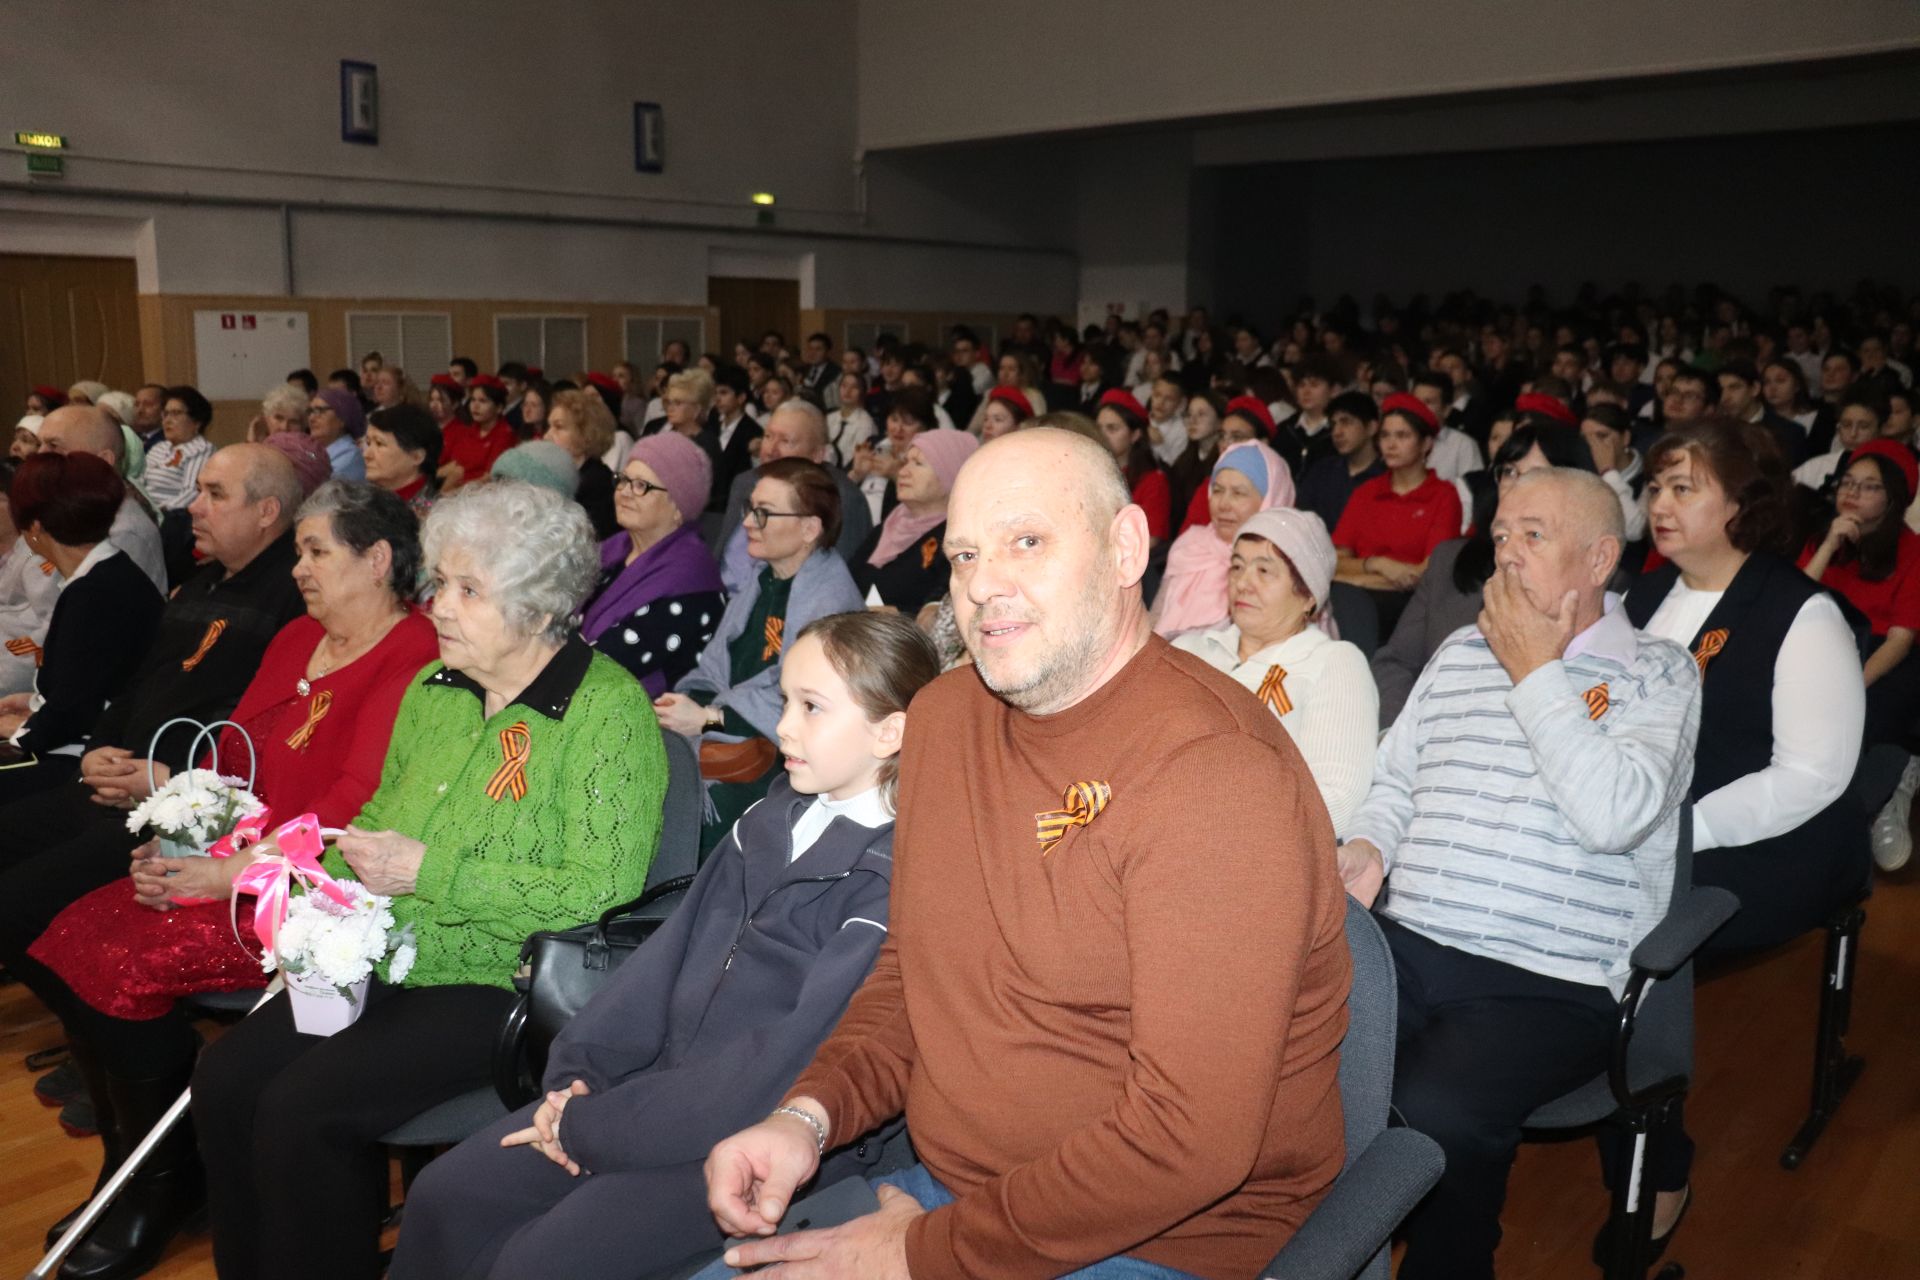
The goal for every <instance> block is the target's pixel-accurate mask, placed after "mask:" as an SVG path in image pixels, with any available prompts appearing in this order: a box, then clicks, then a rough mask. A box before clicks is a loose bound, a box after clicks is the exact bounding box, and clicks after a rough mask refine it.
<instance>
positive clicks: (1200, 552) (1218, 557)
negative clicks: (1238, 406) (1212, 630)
mask: <svg viewBox="0 0 1920 1280" xmlns="http://www.w3.org/2000/svg"><path fill="white" fill-rule="evenodd" d="M1248 450H1254V451H1257V452H1255V453H1252V454H1249V453H1248V452H1246V451H1248ZM1262 464H1264V465H1265V467H1266V474H1267V492H1266V495H1265V496H1264V497H1262V498H1261V500H1260V510H1262V511H1266V510H1269V509H1270V508H1273V507H1290V506H1292V505H1293V473H1292V472H1291V471H1289V470H1287V464H1286V462H1285V461H1284V460H1282V458H1281V457H1280V455H1279V454H1277V453H1275V452H1274V451H1273V450H1272V449H1269V448H1268V447H1267V446H1266V445H1264V444H1261V443H1260V442H1259V441H1258V440H1246V441H1242V442H1241V443H1240V444H1236V445H1234V446H1232V447H1231V448H1228V449H1223V450H1221V452H1220V457H1219V459H1218V460H1217V461H1216V462H1215V463H1214V464H1213V474H1214V475H1219V474H1220V472H1221V471H1222V470H1223V469H1226V470H1242V469H1250V468H1251V467H1253V466H1259V465H1262ZM1232 559H1233V543H1232V542H1231V541H1222V540H1221V538H1220V535H1219V534H1218V533H1216V532H1214V528H1213V525H1212V524H1211V523H1208V524H1203V525H1195V526H1194V527H1193V528H1191V529H1189V530H1187V531H1186V532H1185V533H1183V534H1181V535H1180V536H1179V537H1178V538H1176V539H1174V543H1173V549H1172V550H1171V551H1169V552H1168V553H1167V576H1166V578H1165V579H1164V580H1163V581H1162V582H1161V584H1160V595H1159V598H1158V599H1157V600H1155V601H1154V604H1155V606H1156V607H1157V608H1158V609H1159V611H1160V617H1159V619H1158V620H1157V621H1156V622H1155V623H1154V624H1153V629H1154V630H1155V631H1156V632H1158V633H1159V634H1160V635H1163V636H1176V635H1179V634H1180V633H1181V632H1183V631H1194V630H1198V629H1200V628H1202V627H1217V626H1219V625H1220V624H1221V623H1223V622H1225V621H1226V619H1227V565H1228V563H1229V562H1230V561H1231V560H1232Z"/></svg>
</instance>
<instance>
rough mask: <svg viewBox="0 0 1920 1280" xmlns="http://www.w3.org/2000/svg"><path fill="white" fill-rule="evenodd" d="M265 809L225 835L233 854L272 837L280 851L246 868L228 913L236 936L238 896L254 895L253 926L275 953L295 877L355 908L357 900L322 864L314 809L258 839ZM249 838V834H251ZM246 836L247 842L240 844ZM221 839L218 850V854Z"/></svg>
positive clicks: (238, 922) (216, 848) (272, 841)
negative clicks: (232, 843)
mask: <svg viewBox="0 0 1920 1280" xmlns="http://www.w3.org/2000/svg"><path fill="white" fill-rule="evenodd" d="M266 820H267V814H266V811H264V810H262V811H261V812H260V813H258V814H256V815H254V817H252V818H248V819H246V820H245V821H243V822H241V823H240V825H239V826H237V827H235V828H234V829H233V834H232V835H230V836H227V837H225V839H223V840H222V841H221V843H225V842H226V841H227V840H232V841H234V845H233V847H232V848H231V849H229V850H228V852H229V853H234V852H238V851H239V850H240V849H244V848H247V847H249V846H250V845H253V844H262V845H264V844H266V843H269V842H271V843H272V844H273V845H274V846H275V849H276V850H277V852H273V853H265V854H263V855H262V856H261V858H260V859H259V860H258V861H257V862H255V863H254V864H253V865H252V866H250V867H248V868H247V869H246V870H244V871H242V872H241V873H240V874H239V875H238V876H237V877H235V878H234V882H233V900H232V902H231V903H230V904H229V915H230V916H231V918H232V921H233V936H234V937H235V938H236V939H238V938H239V937H240V918H239V912H240V895H241V894H243V893H251V894H254V895H255V898H254V904H253V931H254V932H255V933H256V934H258V935H259V937H260V944H261V945H262V946H263V947H265V948H266V949H267V952H268V954H272V952H273V944H274V941H275V939H277V938H278V937H279V936H280V925H281V924H282V923H283V922H284V921H285V920H286V918H287V905H288V903H289V901H290V899H291V897H292V893H293V882H294V881H295V880H299V881H300V882H301V883H303V884H305V885H306V886H307V888H308V889H309V890H310V891H311V890H318V891H319V892H321V893H324V894H326V895H327V896H328V897H329V898H332V899H333V900H334V901H335V902H337V903H338V904H340V905H341V906H343V907H349V908H351V907H352V906H353V899H352V897H350V896H349V895H348V894H347V892H346V890H344V889H342V888H341V887H340V884H339V882H338V881H336V880H335V879H334V878H333V877H332V876H330V875H328V874H327V872H326V868H324V867H322V866H321V865H320V850H321V848H322V844H321V827H320V819H319V818H317V817H315V816H314V815H313V814H311V813H303V814H301V815H300V816H299V817H297V818H295V819H294V820H293V821H292V822H289V823H285V824H284V825H282V826H281V827H280V828H279V829H278V830H276V831H275V832H274V833H273V834H272V835H271V836H268V837H267V838H266V839H265V840H262V839H260V834H259V833H260V831H262V830H263V829H264V828H265V827H266ZM249 837H250V838H249ZM241 839H245V841H246V842H245V843H244V844H243V843H241V842H240V841H241ZM219 848H220V846H219V844H216V845H215V846H214V853H215V854H216V855H217V856H223V855H219Z"/></svg>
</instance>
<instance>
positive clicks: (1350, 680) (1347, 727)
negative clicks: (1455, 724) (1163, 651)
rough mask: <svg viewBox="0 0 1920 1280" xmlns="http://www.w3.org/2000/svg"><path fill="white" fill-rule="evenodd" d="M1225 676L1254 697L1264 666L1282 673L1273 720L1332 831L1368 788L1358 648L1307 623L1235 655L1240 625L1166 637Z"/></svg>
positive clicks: (1373, 707)
mask: <svg viewBox="0 0 1920 1280" xmlns="http://www.w3.org/2000/svg"><path fill="white" fill-rule="evenodd" d="M1173 647H1174V648H1176V649H1184V650H1185V651H1186V652H1188V653H1191V654H1193V655H1195V656H1196V657H1198V658H1200V659H1201V660H1202V661H1203V662H1205V663H1207V664H1208V665H1209V666H1212V667H1215V668H1217V669H1219V670H1221V671H1224V672H1226V673H1227V674H1228V675H1229V676H1232V677H1233V678H1234V680H1236V681H1238V682H1239V683H1240V684H1241V685H1243V686H1244V687H1246V688H1247V689H1248V690H1250V691H1252V692H1253V693H1254V694H1255V695H1256V696H1257V695H1258V694H1259V692H1260V686H1261V684H1262V682H1264V681H1265V680H1266V678H1267V673H1268V671H1269V670H1270V669H1271V668H1273V667H1276V666H1277V667H1280V668H1281V669H1282V670H1284V671H1285V672H1286V676H1285V678H1284V679H1283V680H1282V681H1281V688H1282V690H1283V692H1284V693H1285V695H1286V699H1287V701H1288V702H1291V703H1292V704H1293V709H1292V710H1290V711H1288V712H1287V713H1286V714H1285V715H1282V716H1281V717H1280V727H1281V728H1283V729H1285V730H1286V731H1287V734H1288V736H1289V737H1291V738H1292V739H1293V742H1294V745H1295V746H1297V747H1299V748H1300V754H1301V755H1302V756H1304V757H1306V761H1307V770H1308V771H1309V772H1310V773H1312V774H1313V781H1314V784H1315V785H1316V786H1318V787H1319V788H1320V798H1321V799H1322V800H1323V801H1325V802H1326V806H1327V813H1328V815H1329V816H1331V817H1332V818H1333V829H1334V832H1335V833H1336V834H1338V833H1340V832H1343V831H1345V830H1346V826H1347V823H1349V822H1351V821H1352V820H1353V816H1354V815H1355V814H1357V813H1358V812H1360V803H1361V802H1362V801H1363V800H1365V799H1366V798H1367V788H1368V787H1370V786H1372V785H1373V757H1374V745H1375V741H1376V739H1378V737H1379V734H1380V691H1379V690H1378V689H1377V688H1375V687H1374V683H1373V672H1372V670H1370V669H1369V668H1368V666H1367V660H1366V657H1365V656H1364V655H1363V654H1361V652H1360V650H1359V649H1357V648H1355V647H1354V646H1353V645H1351V644H1348V643H1347V642H1346V641H1344V640H1333V639H1329V638H1328V636H1327V633H1326V632H1324V631H1322V630H1321V629H1320V628H1318V627H1312V626H1310V627H1308V628H1307V629H1306V630H1304V631H1302V632H1300V633H1299V634H1297V635H1293V636H1289V637H1287V638H1286V639H1285V640H1282V641H1281V642H1280V643H1278V644H1270V645H1268V646H1267V647H1266V648H1264V649H1261V650H1260V651H1259V652H1257V653H1255V654H1254V655H1253V656H1252V657H1250V658H1248V659H1247V660H1246V661H1245V662H1242V661H1241V660H1240V628H1238V627H1235V626H1226V627H1222V628H1221V629H1219V630H1217V631H1197V632H1189V633H1188V634H1186V635H1184V636H1181V637H1180V638H1179V639H1177V640H1175V641H1174V642H1173Z"/></svg>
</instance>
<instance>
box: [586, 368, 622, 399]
mask: <svg viewBox="0 0 1920 1280" xmlns="http://www.w3.org/2000/svg"><path fill="white" fill-rule="evenodd" d="M587 385H588V386H590V387H598V388H600V390H602V391H611V392H612V393H613V394H614V395H619V394H620V384H619V383H617V382H615V381H614V380H613V378H612V377H611V376H609V375H607V374H604V373H590V374H588V375H587Z"/></svg>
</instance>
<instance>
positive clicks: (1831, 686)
mask: <svg viewBox="0 0 1920 1280" xmlns="http://www.w3.org/2000/svg"><path fill="white" fill-rule="evenodd" d="M1725 594H1726V593H1725V592H1723V591H1695V590H1693V589H1692V588H1690V587H1688V586H1687V584H1686V583H1684V582H1682V581H1679V580H1678V579H1676V580H1675V581H1674V584H1673V590H1671V591H1669V592H1668V593H1667V598H1666V599H1665V600H1662V601H1661V602H1660V608H1659V609H1657V610H1656V611H1655V612H1654V615H1653V617H1651V618H1649V619H1648V620H1647V625H1646V627H1645V630H1646V633H1647V634H1648V635H1654V636H1659V637H1661V638H1662V639H1665V640H1671V641H1673V642H1674V643H1675V644H1678V645H1681V646H1682V647H1685V648H1687V649H1689V650H1691V648H1692V646H1693V638H1694V637H1695V636H1696V635H1698V634H1699V632H1700V628H1701V626H1702V625H1703V624H1704V623H1705V622H1706V620H1707V616H1708V615H1709V614H1711V613H1712V612H1713V610H1714V607H1715V606H1716V605H1718V604H1719V603H1720V597H1721V596H1723V595H1725ZM1866 715H1867V689H1866V681H1865V677H1864V676H1863V675H1862V674H1861V670H1860V650H1859V648H1858V647H1857V646H1856V645H1855V644H1854V640H1853V632H1852V631H1851V630H1849V629H1848V627H1847V623H1846V620H1845V619H1844V618H1843V617H1842V616H1841V614H1840V606H1839V605H1837V604H1835V603H1834V602H1833V598H1832V597H1831V596H1828V595H1824V594H1823V595H1817V596H1814V597H1812V598H1811V599H1809V600H1808V601H1807V602H1806V603H1805V604H1803V605H1801V606H1800V612H1799V614H1798V615H1796V616H1795V617H1794V620H1793V625H1792V626H1791V627H1788V628H1787V635H1786V639H1785V640H1783V641H1782V642H1781V644H1780V654H1779V656H1778V657H1777V658H1775V659H1774V664H1773V761H1772V763H1771V764H1769V765H1768V766H1767V767H1766V768H1764V769H1761V770H1758V771H1756V772H1754V773H1749V774H1747V775H1746V776H1745V777H1741V778H1736V779H1734V780H1733V781H1732V782H1729V783H1728V784H1727V785H1726V786H1724V787H1721V788H1720V789H1719V790H1717V791H1711V792H1708V793H1707V794H1706V795H1704V796H1701V797H1700V799H1699V801H1698V802H1697V803H1696V804H1695V805H1694V807H1693V847H1694V848H1695V849H1731V848H1735V847H1738V846H1740V845H1747V844H1752V843H1753V842H1755V841H1756V840H1765V839H1767V838H1769V837H1771V836H1777V835H1784V834H1785V833H1787V832H1789V831H1792V830H1793V829H1794V828H1795V827H1798V826H1799V825H1800V824H1801V823H1803V822H1805V821H1807V819H1809V818H1811V817H1813V816H1814V815H1815V814H1817V813H1819V812H1820V811H1821V810H1822V809H1825V808H1826V807H1827V806H1828V805H1830V804H1832V803H1833V802H1834V801H1835V800H1837V799H1839V798H1840V793H1841V792H1842V791H1845V790H1846V789H1847V784H1848V783H1849V782H1850V781H1852V779H1853V770H1854V766H1855V765H1856V764H1858V763H1859V761H1860V735H1861V733H1862V732H1863V731H1864V728H1865V724H1866Z"/></svg>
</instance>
